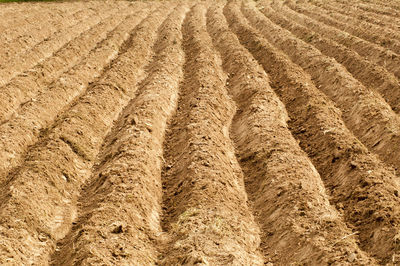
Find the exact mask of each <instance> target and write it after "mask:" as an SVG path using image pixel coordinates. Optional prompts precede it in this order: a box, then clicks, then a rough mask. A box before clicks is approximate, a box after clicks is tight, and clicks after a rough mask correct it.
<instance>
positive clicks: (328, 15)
mask: <svg viewBox="0 0 400 266" xmlns="http://www.w3.org/2000/svg"><path fill="white" fill-rule="evenodd" d="M309 7H310V8H311V9H312V10H313V11H315V12H317V13H318V14H319V17H320V18H321V20H320V21H322V22H324V23H326V24H328V25H331V26H334V27H336V28H338V29H341V30H343V31H346V32H348V33H350V34H353V35H355V36H358V37H360V38H362V39H364V40H367V41H370V42H373V43H376V44H378V45H380V46H382V47H385V48H387V49H390V50H392V51H393V52H395V53H397V54H399V53H400V41H399V39H400V33H398V32H397V31H393V30H391V29H388V28H385V27H384V28H382V27H379V26H376V25H374V24H371V23H368V22H364V21H359V20H357V19H356V18H353V17H349V16H345V15H342V14H340V13H337V12H336V11H333V10H326V9H324V8H322V7H319V6H316V5H309Z"/></svg>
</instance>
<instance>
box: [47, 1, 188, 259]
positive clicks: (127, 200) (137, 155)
mask: <svg viewBox="0 0 400 266" xmlns="http://www.w3.org/2000/svg"><path fill="white" fill-rule="evenodd" d="M186 11H187V8H186V6H185V5H180V6H179V7H178V8H176V9H175V10H174V11H173V12H172V13H171V14H170V15H169V17H168V18H167V19H166V20H165V22H164V23H163V25H162V26H161V28H160V30H159V33H158V39H157V41H156V43H155V56H154V58H153V62H152V63H151V64H150V65H149V67H148V69H149V71H150V72H149V74H148V76H147V77H146V78H145V80H144V81H143V82H142V83H141V84H140V85H139V88H138V93H137V96H136V97H134V98H133V99H132V100H131V101H130V103H129V104H128V106H127V107H126V108H125V109H124V111H123V112H122V113H121V115H120V117H119V119H118V121H117V122H116V124H115V126H114V128H113V129H112V131H111V133H110V134H109V136H108V137H107V138H106V141H105V143H104V145H103V148H102V152H101V153H100V156H99V159H98V160H99V163H98V165H97V166H96V167H95V171H94V172H93V175H92V177H91V179H90V181H89V182H88V184H87V186H86V188H85V189H84V192H83V193H82V195H81V199H80V207H81V208H80V213H79V219H78V220H77V225H76V226H74V228H73V230H72V231H71V233H70V234H69V235H68V236H67V237H66V239H64V240H63V241H62V242H60V244H61V247H60V250H59V252H57V253H56V254H55V260H54V261H53V263H54V264H55V265H71V264H82V263H83V264H90V265H92V264H107V265H111V264H114V265H115V264H118V265H154V264H156V262H157V261H158V256H157V254H158V253H157V248H158V246H160V245H161V243H157V241H156V240H157V239H158V238H159V236H160V234H161V226H160V217H159V215H160V213H161V205H160V204H161V191H162V189H161V167H162V152H163V151H162V140H163V138H164V132H165V128H166V125H167V119H168V118H169V117H170V116H171V115H172V113H173V111H174V109H175V107H176V102H177V98H178V89H179V82H180V80H181V77H182V65H183V62H184V54H183V51H182V49H181V39H182V36H181V24H182V21H183V19H184V16H185V13H186ZM116 214H118V215H116ZM93 250H95V252H93Z"/></svg>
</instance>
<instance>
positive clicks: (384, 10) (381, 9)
mask: <svg viewBox="0 0 400 266" xmlns="http://www.w3.org/2000/svg"><path fill="white" fill-rule="evenodd" d="M356 6H357V7H359V8H360V9H363V10H367V11H371V12H374V13H376V14H382V15H386V16H392V17H395V18H399V17H400V11H398V10H394V9H392V8H391V7H388V6H381V5H376V4H373V3H368V4H366V3H357V4H356Z"/></svg>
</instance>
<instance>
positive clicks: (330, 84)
mask: <svg viewBox="0 0 400 266" xmlns="http://www.w3.org/2000/svg"><path fill="white" fill-rule="evenodd" d="M243 7H244V8H243V11H244V13H245V15H246V16H247V18H248V19H249V21H250V22H251V23H252V24H253V25H254V26H255V27H257V28H258V29H259V30H260V32H261V33H262V34H264V36H265V38H266V39H267V40H268V41H270V42H271V43H273V44H274V45H276V46H277V47H278V48H279V49H282V51H284V52H285V53H286V54H287V55H288V56H289V57H290V58H291V60H292V61H293V62H294V63H296V64H299V65H300V66H301V67H302V68H303V69H304V70H305V71H306V72H307V73H308V74H309V75H310V76H311V78H312V79H313V82H315V84H316V85H317V87H318V88H319V89H320V90H321V91H322V92H323V93H325V94H326V95H327V96H328V97H329V98H330V99H332V100H333V101H334V102H335V104H337V105H338V107H339V108H340V110H341V111H342V117H343V120H344V121H345V123H346V125H347V126H348V127H349V129H350V130H352V131H353V133H354V134H355V135H356V136H357V138H358V139H359V140H360V141H361V142H363V143H364V145H366V146H367V147H368V148H369V149H370V150H371V151H373V152H375V153H376V154H378V155H379V156H380V157H381V159H382V160H383V161H384V162H385V163H388V164H390V165H392V166H394V168H395V169H397V170H400V149H398V148H397V147H399V146H400V116H398V115H397V114H396V113H394V112H393V110H392V109H391V108H390V106H389V105H388V104H387V103H386V102H385V101H384V99H382V97H381V96H380V95H379V94H378V93H376V92H375V91H372V90H370V89H368V88H366V87H365V86H363V85H362V84H361V83H360V82H359V81H358V80H356V79H354V77H353V76H351V75H350V74H349V73H348V72H347V70H346V69H345V68H344V67H343V66H342V65H340V64H338V63H337V62H336V61H335V60H334V59H333V58H330V57H327V56H324V55H323V54H321V52H320V51H319V50H317V49H316V48H315V47H314V46H311V45H309V44H307V43H305V42H303V41H301V40H299V39H297V38H296V37H294V36H293V35H292V34H291V33H290V32H289V31H287V30H285V29H282V28H281V27H279V26H278V25H276V24H274V23H273V22H271V21H270V20H269V19H268V18H267V17H265V16H264V15H262V14H261V13H260V12H259V11H257V10H256V8H254V7H248V8H246V7H245V6H243Z"/></svg>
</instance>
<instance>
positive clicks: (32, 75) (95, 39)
mask: <svg viewBox="0 0 400 266" xmlns="http://www.w3.org/2000/svg"><path fill="white" fill-rule="evenodd" d="M124 13H125V12H123V11H122V10H120V11H119V12H118V14H120V16H115V15H116V14H117V11H114V12H113V13H112V14H111V15H110V16H109V17H108V18H106V19H104V20H103V22H100V19H98V20H96V23H98V24H97V25H96V24H93V25H91V24H92V23H90V24H88V23H87V24H86V27H91V28H90V29H87V30H86V31H84V32H82V33H81V34H80V35H79V36H77V37H76V38H75V39H73V40H72V41H71V42H69V43H67V44H65V45H64V46H63V47H62V48H61V49H60V50H59V51H57V52H56V53H55V54H54V55H53V56H51V57H49V58H47V59H46V60H44V61H43V62H41V63H40V64H39V65H37V66H35V67H34V68H32V69H31V70H29V71H27V72H26V73H24V76H22V77H21V76H18V77H16V78H14V79H13V80H12V81H11V82H10V83H9V84H7V85H6V86H3V87H1V88H0V99H1V100H0V124H4V123H5V122H7V121H8V120H12V119H13V117H15V115H16V112H17V109H18V108H20V107H21V106H24V105H27V104H28V105H29V104H32V102H35V101H36V98H37V97H38V96H39V95H40V94H41V93H45V92H46V91H47V89H48V86H49V85H51V84H52V83H53V82H54V81H56V80H58V79H59V78H60V76H62V74H63V72H66V71H68V70H69V69H70V68H72V67H73V66H74V65H75V64H76V63H78V62H79V61H80V60H82V58H85V57H86V56H87V54H88V53H89V52H90V51H91V50H92V49H93V48H94V47H96V44H97V43H99V42H101V41H102V40H103V39H104V38H106V37H107V32H108V31H110V30H112V29H113V28H114V27H115V26H116V25H118V23H119V22H120V21H121V20H122V18H123V17H124ZM125 14H126V13H125Z"/></svg>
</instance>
